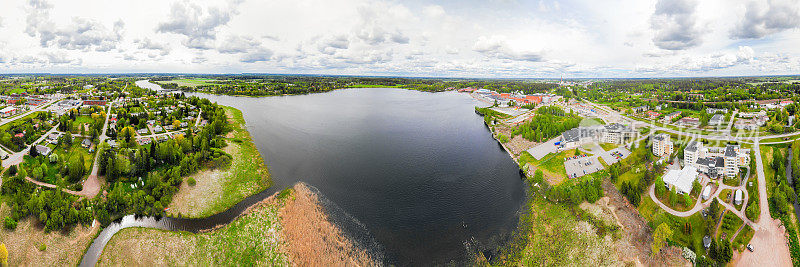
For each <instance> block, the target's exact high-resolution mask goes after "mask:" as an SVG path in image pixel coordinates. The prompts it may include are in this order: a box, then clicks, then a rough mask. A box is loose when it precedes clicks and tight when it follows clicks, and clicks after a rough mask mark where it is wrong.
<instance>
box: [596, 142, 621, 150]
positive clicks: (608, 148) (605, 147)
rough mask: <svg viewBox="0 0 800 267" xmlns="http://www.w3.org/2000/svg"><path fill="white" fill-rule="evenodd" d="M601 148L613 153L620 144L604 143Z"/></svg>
mask: <svg viewBox="0 0 800 267" xmlns="http://www.w3.org/2000/svg"><path fill="white" fill-rule="evenodd" d="M600 147H602V148H603V150H605V151H611V150H612V149H615V148H618V147H619V145H618V144H612V143H602V144H600Z"/></svg>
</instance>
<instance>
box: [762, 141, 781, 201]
mask: <svg viewBox="0 0 800 267" xmlns="http://www.w3.org/2000/svg"><path fill="white" fill-rule="evenodd" d="M772 148H773V147H772V146H761V162H762V163H763V164H764V178H765V179H766V181H767V188H769V189H771V188H775V186H776V183H777V181H776V180H775V170H773V169H772V167H770V166H772V165H771V164H772V154H773V153H772ZM780 151H781V153H783V155H784V156H785V155H786V149H785V148H782V149H780ZM772 191H773V190H767V199H770V197H772Z"/></svg>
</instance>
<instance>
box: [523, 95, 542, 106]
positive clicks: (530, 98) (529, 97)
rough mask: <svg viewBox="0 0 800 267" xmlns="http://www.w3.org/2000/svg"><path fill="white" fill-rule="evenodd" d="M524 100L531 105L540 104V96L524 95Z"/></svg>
mask: <svg viewBox="0 0 800 267" xmlns="http://www.w3.org/2000/svg"><path fill="white" fill-rule="evenodd" d="M525 99H527V100H528V101H529V102H531V103H536V104H539V103H542V96H540V95H526V96H525Z"/></svg>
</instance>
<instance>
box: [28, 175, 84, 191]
mask: <svg viewBox="0 0 800 267" xmlns="http://www.w3.org/2000/svg"><path fill="white" fill-rule="evenodd" d="M25 180H28V182H31V183H34V184H36V185H39V186H44V187H47V188H58V186H55V185H52V184H48V183H45V182H39V181H36V180H34V179H31V177H25ZM61 191H64V193H67V194H71V195H76V196H80V195H81V194H80V192H77V191H72V190H69V189H66V188H62V189H61Z"/></svg>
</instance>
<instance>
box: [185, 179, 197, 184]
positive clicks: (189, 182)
mask: <svg viewBox="0 0 800 267" xmlns="http://www.w3.org/2000/svg"><path fill="white" fill-rule="evenodd" d="M186 183H187V184H189V186H194V185H196V184H197V181H195V180H194V178H192V177H189V180H187V181H186Z"/></svg>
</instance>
